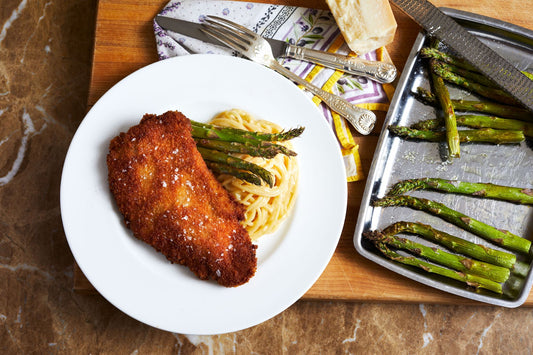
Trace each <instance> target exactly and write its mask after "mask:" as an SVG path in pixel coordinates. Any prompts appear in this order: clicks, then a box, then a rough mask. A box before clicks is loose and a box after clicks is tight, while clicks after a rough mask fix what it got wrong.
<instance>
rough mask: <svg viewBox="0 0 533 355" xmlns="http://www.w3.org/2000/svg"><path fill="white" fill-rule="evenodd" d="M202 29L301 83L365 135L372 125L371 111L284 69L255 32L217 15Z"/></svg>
mask: <svg viewBox="0 0 533 355" xmlns="http://www.w3.org/2000/svg"><path fill="white" fill-rule="evenodd" d="M203 31H204V32H205V33H206V34H208V35H209V36H212V37H213V38H215V39H217V40H218V41H220V42H222V43H224V44H225V45H226V46H228V47H229V48H231V49H233V50H235V51H237V52H239V53H241V54H242V55H244V56H245V57H247V58H248V59H250V60H252V61H254V62H257V63H259V64H262V65H264V66H266V67H268V68H270V69H273V70H275V71H276V72H278V73H279V74H281V75H283V76H285V77H287V78H288V79H289V80H291V81H294V82H296V83H298V84H300V85H302V86H304V87H305V88H306V89H307V90H309V91H310V92H312V93H313V94H314V95H316V96H318V97H319V98H320V99H322V101H323V102H324V103H325V104H326V105H328V106H329V107H330V108H331V109H332V110H333V111H335V112H337V113H338V114H339V115H341V116H343V117H344V118H346V119H347V120H348V122H350V123H351V124H352V126H353V127H354V128H355V129H356V130H357V131H358V132H359V133H361V134H364V135H366V134H369V133H370V132H371V131H372V129H373V128H374V124H375V123H376V115H375V114H374V113H373V112H372V111H370V110H365V109H363V108H360V107H357V106H355V105H352V104H351V103H349V102H348V101H346V100H345V99H343V98H341V97H339V96H337V95H334V94H331V93H329V92H327V91H324V90H322V89H320V88H318V87H317V86H315V85H313V84H311V83H309V82H307V81H306V80H304V79H302V78H300V77H299V76H298V75H296V74H294V73H293V72H291V71H289V70H287V69H285V68H284V67H283V66H282V65H281V64H279V63H278V61H277V60H276V58H274V56H273V55H272V49H271V47H270V44H269V43H268V42H267V41H266V40H265V39H264V38H262V37H261V36H259V35H258V34H256V33H255V32H253V31H250V30H249V29H247V28H246V27H244V26H241V25H239V24H236V23H234V22H231V21H228V20H226V19H224V18H221V17H217V16H207V17H206V19H205V21H204V22H203Z"/></svg>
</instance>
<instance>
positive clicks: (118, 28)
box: [74, 0, 533, 306]
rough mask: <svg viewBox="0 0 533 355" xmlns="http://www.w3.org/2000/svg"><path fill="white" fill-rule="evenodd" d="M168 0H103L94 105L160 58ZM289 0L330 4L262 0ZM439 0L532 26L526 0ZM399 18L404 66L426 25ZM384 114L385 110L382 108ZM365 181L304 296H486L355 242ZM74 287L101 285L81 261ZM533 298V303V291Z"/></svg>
mask: <svg viewBox="0 0 533 355" xmlns="http://www.w3.org/2000/svg"><path fill="white" fill-rule="evenodd" d="M167 2H168V1H166V0H162V1H160V0H145V1H133V0H100V1H99V4H98V17H97V23H96V34H95V43H94V55H93V65H92V77H91V83H90V89H89V99H88V106H89V108H90V107H91V106H92V105H93V104H94V103H95V102H96V101H97V100H98V99H99V98H100V97H101V96H102V95H103V94H104V93H105V92H106V91H107V90H108V89H110V88H111V87H112V86H113V85H114V84H115V83H117V82H118V81H119V80H121V79H122V78H124V77H125V76H126V75H128V74H130V73H132V72H133V71H135V70H137V69H139V68H141V67H143V66H145V65H147V64H150V63H153V62H155V61H157V59H158V58H157V56H156V51H155V43H154V35H153V30H152V19H153V17H154V16H155V15H156V14H157V13H158V12H159V11H160V10H161V9H162V8H163V7H164V6H165V5H166V3H167ZM258 2H267V3H277V4H283V5H292V6H303V7H311V8H316V9H326V8H327V7H326V4H325V1H323V0H308V1H306V0H269V1H258ZM432 3H433V4H435V5H436V6H444V7H452V8H456V9H459V10H464V11H470V12H474V13H479V14H482V15H486V16H490V17H495V18H498V19H500V20H503V21H507V22H511V23H514V24H516V25H519V26H522V27H526V28H529V29H532V27H533V23H532V21H531V18H530V11H524V2H523V1H520V0H493V1H488V0H470V1H468V2H465V1H457V0H433V1H432ZM394 14H395V16H396V20H397V22H398V31H397V33H396V37H395V41H394V43H392V44H391V45H389V46H387V50H388V51H389V53H390V55H391V58H392V60H393V62H394V63H395V64H396V66H397V67H398V68H399V69H400V70H401V69H402V68H403V66H404V64H405V61H406V59H407V57H408V55H409V51H410V49H411V46H412V45H413V43H414V41H415V38H416V36H417V34H418V32H419V31H420V28H419V27H418V26H417V25H416V24H415V23H414V22H413V21H411V20H410V19H409V18H408V17H407V16H405V15H404V14H402V13H401V12H399V11H397V10H396V9H394ZM378 116H379V117H378V121H379V122H383V119H384V116H385V115H384V114H383V113H381V114H380V113H378ZM380 129H381V127H380V126H379V125H378V127H376V129H375V130H374V133H373V134H372V135H370V136H365V137H363V136H359V135H357V134H355V139H356V141H357V143H358V144H359V146H360V154H361V161H362V165H363V169H364V171H365V172H368V170H369V168H370V164H371V162H372V156H373V154H374V150H375V147H376V144H377V140H378V134H379V132H380ZM364 187H365V181H360V182H352V183H348V208H347V211H346V222H345V225H344V229H343V232H342V236H341V239H340V242H339V245H338V247H337V249H336V252H335V254H334V256H333V258H332V259H331V261H330V263H329V265H328V266H327V268H326V270H325V271H324V273H323V274H322V276H321V277H320V279H319V280H318V281H317V282H316V283H315V285H314V286H313V287H312V288H311V289H310V290H309V291H308V292H307V293H306V294H305V295H304V296H303V299H314V300H347V301H376V302H415V303H440V304H480V303H478V302H476V301H471V300H467V299H464V298H461V297H458V296H454V295H450V294H448V293H445V292H442V291H439V290H437V289H433V288H431V287H428V286H425V285H422V284H419V283H417V282H415V281H412V280H410V279H407V278H405V277H402V276H399V275H397V274H395V273H393V272H391V271H389V270H387V269H385V268H382V267H381V266H379V265H377V264H375V263H373V262H371V261H369V260H367V259H365V258H363V257H361V256H360V255H359V254H358V253H357V252H356V250H355V248H354V246H353V242H352V239H353V233H354V229H355V225H356V222H357V214H358V212H359V206H360V201H361V198H362V195H363V191H364ZM74 270H75V273H74V274H75V277H74V289H75V290H76V291H78V292H95V290H94V288H93V287H92V286H91V284H90V283H89V282H88V281H87V279H86V278H85V277H84V275H83V273H82V272H81V271H80V269H79V268H78V267H77V266H75V269H74ZM525 305H526V306H531V305H533V295H530V296H529V298H528V299H527V301H526V303H525Z"/></svg>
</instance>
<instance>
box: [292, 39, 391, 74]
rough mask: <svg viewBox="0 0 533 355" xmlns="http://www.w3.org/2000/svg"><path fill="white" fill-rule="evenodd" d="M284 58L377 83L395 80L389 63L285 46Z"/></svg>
mask: <svg viewBox="0 0 533 355" xmlns="http://www.w3.org/2000/svg"><path fill="white" fill-rule="evenodd" d="M285 56H286V57H290V58H294V59H300V60H305V61H310V62H314V63H318V64H321V65H323V66H325V67H328V68H333V69H338V70H341V71H344V72H346V73H349V74H353V75H360V76H364V77H367V78H370V79H372V80H374V81H377V82H379V83H382V84H385V83H390V82H392V81H394V79H396V74H397V70H396V67H395V66H394V65H392V64H389V63H383V62H376V61H370V60H365V59H361V58H358V57H349V56H345V55H339V54H335V53H329V52H323V51H317V50H314V49H310V48H305V47H298V46H295V45H287V47H286V49H285Z"/></svg>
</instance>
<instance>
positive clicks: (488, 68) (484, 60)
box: [391, 0, 533, 112]
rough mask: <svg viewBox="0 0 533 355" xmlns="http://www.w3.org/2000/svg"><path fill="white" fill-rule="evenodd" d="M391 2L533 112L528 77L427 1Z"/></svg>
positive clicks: (531, 87)
mask: <svg viewBox="0 0 533 355" xmlns="http://www.w3.org/2000/svg"><path fill="white" fill-rule="evenodd" d="M391 2H392V3H393V4H394V5H396V6H397V7H398V8H399V9H400V10H402V11H403V12H404V13H405V14H406V15H408V16H409V17H411V18H412V19H413V20H414V21H415V22H416V23H418V24H419V25H420V26H422V27H423V28H424V29H425V30H426V31H427V32H428V34H429V35H430V36H432V37H436V38H438V39H439V40H441V41H442V42H443V43H445V44H446V45H447V46H448V47H450V48H451V49H452V50H454V51H455V52H457V54H459V55H460V56H462V57H463V58H464V59H466V60H468V61H469V62H470V63H471V64H472V65H474V66H475V67H476V68H477V69H478V70H479V71H480V72H481V73H483V74H484V75H486V76H487V77H489V78H490V79H491V80H492V81H494V82H495V83H496V84H498V85H499V86H500V87H501V88H502V89H503V90H505V91H506V92H507V93H509V94H510V95H511V96H513V97H514V98H515V99H516V100H517V101H518V102H519V103H521V104H522V105H524V106H525V107H526V108H528V109H529V110H530V111H532V112H533V80H530V79H529V78H527V77H526V76H525V75H524V74H522V73H521V72H520V71H519V70H518V69H517V68H515V67H514V66H513V65H512V64H511V63H509V62H508V61H507V60H505V59H504V58H502V57H501V56H500V55H499V54H497V53H496V52H494V51H493V50H492V49H491V48H489V47H488V46H486V45H485V44H483V43H482V42H481V41H480V40H479V39H478V38H477V37H476V36H474V35H473V34H471V33H470V32H468V31H467V30H466V29H464V28H463V27H461V26H460V25H459V24H458V23H457V22H455V21H454V20H453V19H452V18H451V17H449V16H448V15H446V14H445V13H443V12H442V11H441V10H439V9H438V8H437V7H436V6H435V5H433V4H432V3H430V2H429V1H427V0H391Z"/></svg>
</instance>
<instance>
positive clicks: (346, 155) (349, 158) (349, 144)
mask: <svg viewBox="0 0 533 355" xmlns="http://www.w3.org/2000/svg"><path fill="white" fill-rule="evenodd" d="M343 44H344V38H343V37H342V36H338V37H337V39H336V40H335V41H334V42H333V44H332V45H331V46H330V47H329V48H328V52H336V51H337V50H338V49H339V48H340V47H341V46H342V45H343ZM349 55H350V56H353V57H356V56H357V55H356V54H355V53H353V52H352V53H350V54H349ZM376 56H377V59H378V60H379V61H384V60H385V61H388V62H390V57H389V54H388V52H387V50H386V49H385V48H384V47H382V48H379V49H378V50H376ZM323 69H324V67H323V66H321V65H315V66H314V67H313V69H312V70H311V71H310V72H309V74H308V75H307V76H306V77H305V80H306V81H308V82H311V81H312V80H313V79H314V78H315V77H316V76H317V75H318V74H319V73H320V72H321V71H322V70H323ZM342 75H343V72H342V71H340V70H335V72H334V73H333V74H332V75H331V76H330V77H329V78H328V80H327V81H326V82H325V83H324V85H323V86H322V89H323V90H324V91H327V92H329V93H333V87H334V85H335V83H337V81H338V80H339V79H340V78H341V77H342ZM299 87H300V88H301V89H303V87H302V86H301V85H299ZM382 87H383V91H385V95H387V98H388V99H389V101H390V100H391V98H392V96H393V94H394V86H393V85H392V84H383V85H382ZM312 100H313V102H314V103H315V104H316V105H317V106H318V105H320V103H321V102H322V100H321V99H320V98H319V97H317V96H314V97H313V99H312ZM356 106H358V107H362V108H365V109H368V110H372V111H387V110H388V109H389V104H388V103H362V104H356ZM331 116H332V117H333V125H334V128H335V133H336V135H337V139H338V140H339V143H340V144H341V152H342V156H343V159H344V165H345V167H346V177H347V181H348V182H352V181H359V180H362V179H363V178H364V174H363V169H362V167H361V157H360V156H359V145H358V144H356V143H355V140H354V138H353V135H352V132H351V131H350V128H349V127H348V126H347V123H346V120H345V119H344V118H342V117H341V116H340V115H339V114H338V113H336V112H333V111H331Z"/></svg>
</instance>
